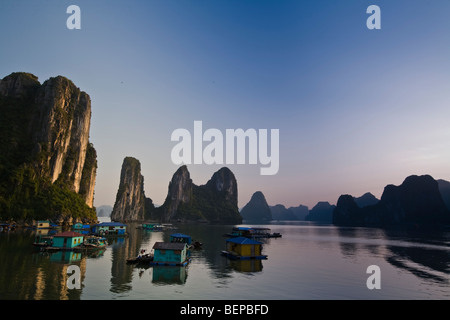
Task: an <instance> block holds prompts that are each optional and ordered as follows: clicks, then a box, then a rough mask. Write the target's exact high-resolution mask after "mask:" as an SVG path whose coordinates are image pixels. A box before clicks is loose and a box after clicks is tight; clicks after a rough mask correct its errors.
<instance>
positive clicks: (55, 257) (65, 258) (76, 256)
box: [50, 251, 81, 263]
mask: <svg viewBox="0 0 450 320" xmlns="http://www.w3.org/2000/svg"><path fill="white" fill-rule="evenodd" d="M80 260H81V252H74V251H58V252H53V253H51V254H50V261H53V262H64V263H70V262H75V261H80Z"/></svg>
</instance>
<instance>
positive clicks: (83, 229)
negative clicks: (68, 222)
mask: <svg viewBox="0 0 450 320" xmlns="http://www.w3.org/2000/svg"><path fill="white" fill-rule="evenodd" d="M90 228H91V226H90V225H88V224H82V223H79V222H78V223H75V224H74V225H73V226H72V230H73V231H76V232H79V233H82V234H89V233H90Z"/></svg>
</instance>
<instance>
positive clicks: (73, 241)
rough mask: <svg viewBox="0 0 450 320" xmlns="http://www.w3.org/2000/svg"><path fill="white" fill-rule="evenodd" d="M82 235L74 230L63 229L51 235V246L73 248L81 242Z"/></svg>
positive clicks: (82, 239)
mask: <svg viewBox="0 0 450 320" xmlns="http://www.w3.org/2000/svg"><path fill="white" fill-rule="evenodd" d="M83 241H84V236H83V235H82V234H81V233H78V232H74V231H65V232H61V233H57V234H55V235H54V236H53V244H52V247H53V248H60V249H73V248H76V247H78V246H79V245H81V244H83Z"/></svg>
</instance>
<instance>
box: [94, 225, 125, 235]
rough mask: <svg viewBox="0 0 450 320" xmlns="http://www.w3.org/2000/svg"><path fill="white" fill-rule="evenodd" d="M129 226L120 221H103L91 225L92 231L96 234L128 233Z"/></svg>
mask: <svg viewBox="0 0 450 320" xmlns="http://www.w3.org/2000/svg"><path fill="white" fill-rule="evenodd" d="M126 231H127V226H126V225H125V224H123V223H120V222H102V223H99V224H94V225H92V226H91V232H92V233H93V234H95V235H101V236H106V235H108V236H109V235H118V236H124V235H126Z"/></svg>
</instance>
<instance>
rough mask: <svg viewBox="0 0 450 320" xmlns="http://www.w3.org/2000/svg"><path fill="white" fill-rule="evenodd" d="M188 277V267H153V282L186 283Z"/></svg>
mask: <svg viewBox="0 0 450 320" xmlns="http://www.w3.org/2000/svg"><path fill="white" fill-rule="evenodd" d="M186 277H187V274H186V267H159V266H154V267H153V277H152V282H153V283H157V284H184V283H186Z"/></svg>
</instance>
